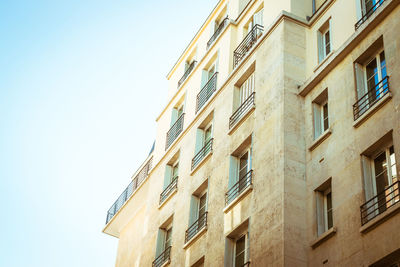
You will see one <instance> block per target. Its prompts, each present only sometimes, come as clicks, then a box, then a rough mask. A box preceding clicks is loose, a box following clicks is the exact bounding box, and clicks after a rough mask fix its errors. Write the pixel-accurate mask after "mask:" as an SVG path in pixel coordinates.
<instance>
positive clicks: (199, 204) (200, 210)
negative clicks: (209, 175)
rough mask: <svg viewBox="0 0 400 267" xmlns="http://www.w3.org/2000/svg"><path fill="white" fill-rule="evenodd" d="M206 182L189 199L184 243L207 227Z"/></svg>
mask: <svg viewBox="0 0 400 267" xmlns="http://www.w3.org/2000/svg"><path fill="white" fill-rule="evenodd" d="M207 189H208V180H207V181H205V182H203V184H202V185H201V186H200V187H199V188H198V189H197V190H196V192H194V193H193V195H192V197H191V199H190V213H189V226H188V229H187V230H186V235H185V243H187V242H188V241H190V240H191V239H192V238H193V237H195V236H196V234H198V233H199V232H200V231H201V230H203V229H204V228H205V227H206V225H207V196H208V192H207Z"/></svg>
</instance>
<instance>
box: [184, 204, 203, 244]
mask: <svg viewBox="0 0 400 267" xmlns="http://www.w3.org/2000/svg"><path fill="white" fill-rule="evenodd" d="M207 214H208V212H205V213H203V214H201V215H200V216H199V218H198V219H197V221H195V222H194V223H193V224H192V225H191V226H190V227H189V228H188V229H187V230H186V233H185V243H188V242H189V241H190V240H191V239H192V238H193V237H194V236H195V235H196V234H197V233H199V232H200V231H201V230H202V229H204V228H205V227H206V226H207Z"/></svg>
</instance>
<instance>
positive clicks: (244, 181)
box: [225, 170, 253, 205]
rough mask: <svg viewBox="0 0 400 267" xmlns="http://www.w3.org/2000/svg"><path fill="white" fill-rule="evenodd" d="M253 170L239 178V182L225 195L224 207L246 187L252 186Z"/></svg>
mask: <svg viewBox="0 0 400 267" xmlns="http://www.w3.org/2000/svg"><path fill="white" fill-rule="evenodd" d="M252 177H253V170H250V171H249V172H248V173H246V175H244V176H243V177H241V178H240V179H239V181H238V182H237V183H236V184H234V185H233V186H232V187H231V188H230V189H229V190H228V192H226V194H225V205H228V204H230V203H231V202H232V201H233V200H234V199H235V198H237V197H238V196H239V195H240V193H242V192H243V191H244V190H245V189H246V188H247V187H249V186H250V185H252V183H253V182H252Z"/></svg>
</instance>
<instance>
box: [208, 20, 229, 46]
mask: <svg viewBox="0 0 400 267" xmlns="http://www.w3.org/2000/svg"><path fill="white" fill-rule="evenodd" d="M228 24H229V18H228V16H226V18H225V19H224V20H223V21H222V22H221V24H219V26H218V28H217V29H216V30H215V32H214V34H213V35H212V36H211V38H210V40H209V41H208V42H207V50H208V49H209V48H210V47H211V45H212V44H213V43H214V41H215V40H217V38H218V36H219V35H220V34H221V32H222V30H223V29H225V27H226V26H227V25H228Z"/></svg>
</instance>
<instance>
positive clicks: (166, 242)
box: [164, 228, 172, 249]
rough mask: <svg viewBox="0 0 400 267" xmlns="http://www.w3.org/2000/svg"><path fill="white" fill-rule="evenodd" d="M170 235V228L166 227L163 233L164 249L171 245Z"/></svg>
mask: <svg viewBox="0 0 400 267" xmlns="http://www.w3.org/2000/svg"><path fill="white" fill-rule="evenodd" d="M171 235H172V228H170V229H168V230H167V232H166V233H165V247H164V249H166V248H168V247H170V246H171Z"/></svg>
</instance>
